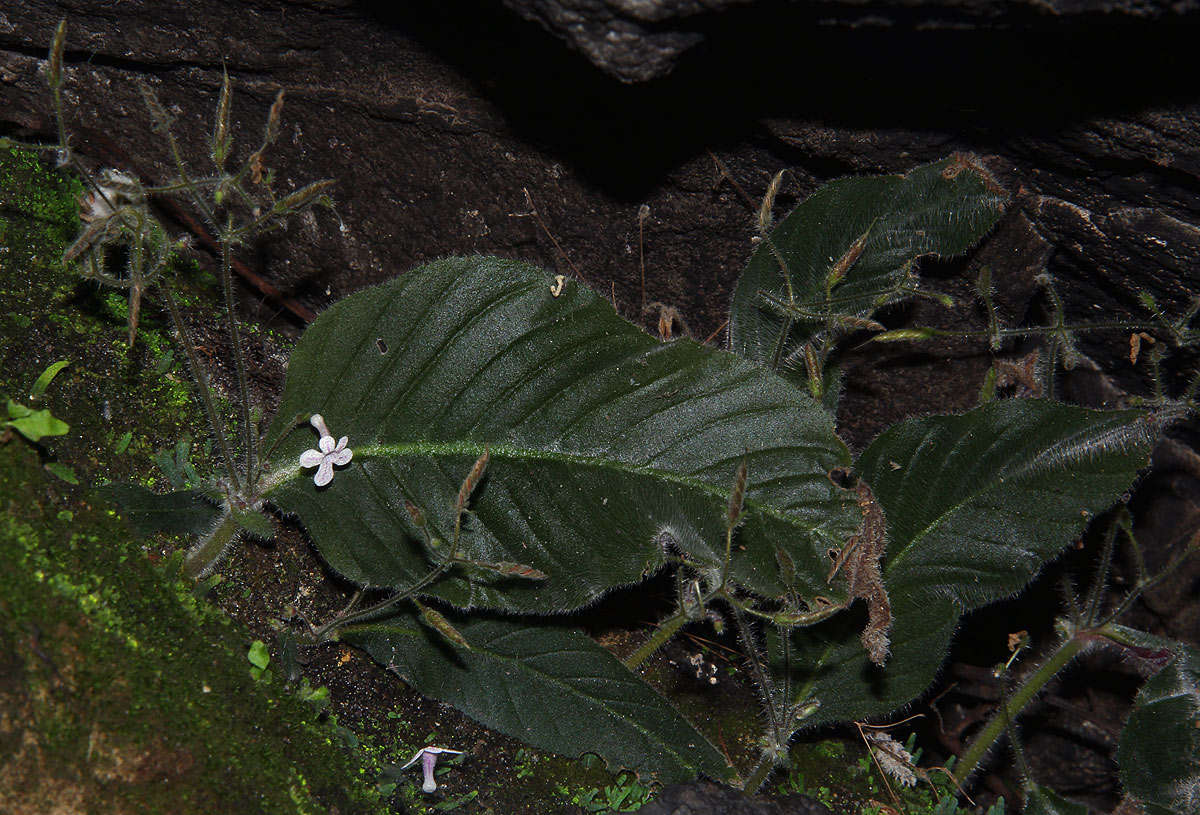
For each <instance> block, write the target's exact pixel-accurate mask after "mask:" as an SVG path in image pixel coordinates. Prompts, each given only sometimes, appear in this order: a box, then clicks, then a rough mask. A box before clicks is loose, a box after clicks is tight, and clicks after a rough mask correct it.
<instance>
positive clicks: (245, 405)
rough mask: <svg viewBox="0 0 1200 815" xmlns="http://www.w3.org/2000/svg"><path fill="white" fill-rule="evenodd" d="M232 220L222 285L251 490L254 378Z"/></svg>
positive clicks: (224, 240)
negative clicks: (236, 289) (239, 299)
mask: <svg viewBox="0 0 1200 815" xmlns="http://www.w3.org/2000/svg"><path fill="white" fill-rule="evenodd" d="M231 228H232V224H226V228H225V231H224V232H222V235H221V286H222V288H223V289H224V290H225V320H226V327H227V330H228V331H229V341H230V343H231V344H232V346H233V365H234V369H235V370H236V371H237V383H238V401H239V402H241V423H242V445H243V447H244V452H245V456H246V482H247V483H246V486H247V487H249V488H250V489H251V490H253V489H254V484H255V482H256V481H257V479H258V470H257V462H256V461H255V455H254V453H255V446H256V443H255V438H254V425H253V424H251V422H250V381H249V379H248V377H247V376H246V355H245V351H244V348H243V347H242V335H241V332H240V331H239V330H238V322H237V314H236V313H235V312H234V302H233V268H232V258H231V257H230V255H231V252H232V247H231V246H230V244H229V239H228V237H227V233H228V232H229V230H230V229H231Z"/></svg>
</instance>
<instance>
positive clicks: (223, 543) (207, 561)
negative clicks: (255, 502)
mask: <svg viewBox="0 0 1200 815" xmlns="http://www.w3.org/2000/svg"><path fill="white" fill-rule="evenodd" d="M222 512H223V514H222V515H221V519H220V520H219V521H217V525H216V526H215V527H213V530H212V531H211V532H209V533H208V534H207V535H206V536H205V537H204V538H202V539H201V540H200V542H199V543H198V544H196V546H195V547H194V548H192V549H191V550H190V551H189V552H188V553H187V557H185V558H184V560H183V573H184V574H185V575H187V576H188V577H189V578H191V579H192V580H199V579H200V578H202V577H207V576H208V574H209V573H210V572H211V571H212V570H213V567H214V566H216V565H217V561H219V560H220V559H221V555H223V554H225V550H226V549H228V548H229V544H231V543H233V538H234V536H235V535H236V534H237V531H238V524H237V521H236V520H234V517H233V513H232V512H230V510H229V505H228V504H226V505H225V506H224V507H222Z"/></svg>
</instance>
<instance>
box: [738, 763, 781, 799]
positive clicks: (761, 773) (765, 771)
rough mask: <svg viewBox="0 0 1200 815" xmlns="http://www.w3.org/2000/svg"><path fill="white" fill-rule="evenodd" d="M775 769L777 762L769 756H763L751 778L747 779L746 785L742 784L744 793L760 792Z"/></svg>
mask: <svg viewBox="0 0 1200 815" xmlns="http://www.w3.org/2000/svg"><path fill="white" fill-rule="evenodd" d="M774 769H775V762H774V760H772V759H771V757H770V756H768V755H765V754H764V755H763V757H762V758H760V759H759V760H758V764H756V765H755V767H754V770H753V771H752V772H751V773H750V777H749V778H747V779H746V783H744V784H742V791H743V792H748V793H755V792H758V790H759V788H760V787H762V785H763V784H765V783H766V782H767V777H768V776H769V775H770V774H771V771H772V770H774Z"/></svg>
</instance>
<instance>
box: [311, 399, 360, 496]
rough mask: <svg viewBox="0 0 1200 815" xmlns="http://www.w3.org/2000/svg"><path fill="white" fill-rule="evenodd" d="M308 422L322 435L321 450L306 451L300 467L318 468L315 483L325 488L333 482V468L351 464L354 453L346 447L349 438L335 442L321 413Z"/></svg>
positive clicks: (342, 438) (319, 441) (314, 478)
mask: <svg viewBox="0 0 1200 815" xmlns="http://www.w3.org/2000/svg"><path fill="white" fill-rule="evenodd" d="M308 421H309V424H311V425H312V426H313V427H315V428H316V429H317V432H318V433H320V434H321V438H320V440H318V441H317V447H318V448H320V449H318V450H305V451H304V452H303V453H301V454H300V466H301V467H316V468H317V474H316V475H314V476H313V483H315V484H316V485H317V486H318V487H324V486H325V485H326V484H328V483H329V482H330V481H332V480H333V466H334V465H335V464H336V465H337V466H339V467H341V466H343V465H346V464H349V463H350V459H351V458H352V457H353V456H354V451H353V450H351V449H350V448H349V447H347V446H346V441H347V440H348V438H349V437H347V436H342V437H341V438H340V439H338V440H337V441H336V442H335V441H334V440H333V436H332V435H331V434H330V432H329V428H328V427H326V426H325V418H324V417H323V416H321V414H320V413H314V414H313V415H312V418H311V419H309V420H308Z"/></svg>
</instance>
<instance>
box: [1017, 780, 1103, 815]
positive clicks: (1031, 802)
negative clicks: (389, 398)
mask: <svg viewBox="0 0 1200 815" xmlns="http://www.w3.org/2000/svg"><path fill="white" fill-rule="evenodd" d="M1089 812H1091V810H1090V809H1088V807H1087V805H1086V804H1079V803H1076V802H1075V801H1071V800H1069V799H1067V798H1064V797H1063V796H1061V795H1059V794H1058V793H1057V792H1055V791H1054V790H1052V789H1050V788H1049V787H1043V786H1042V785H1040V784H1035V783H1033V782H1029V783H1027V784H1026V785H1025V815H1088V813H1089Z"/></svg>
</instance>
